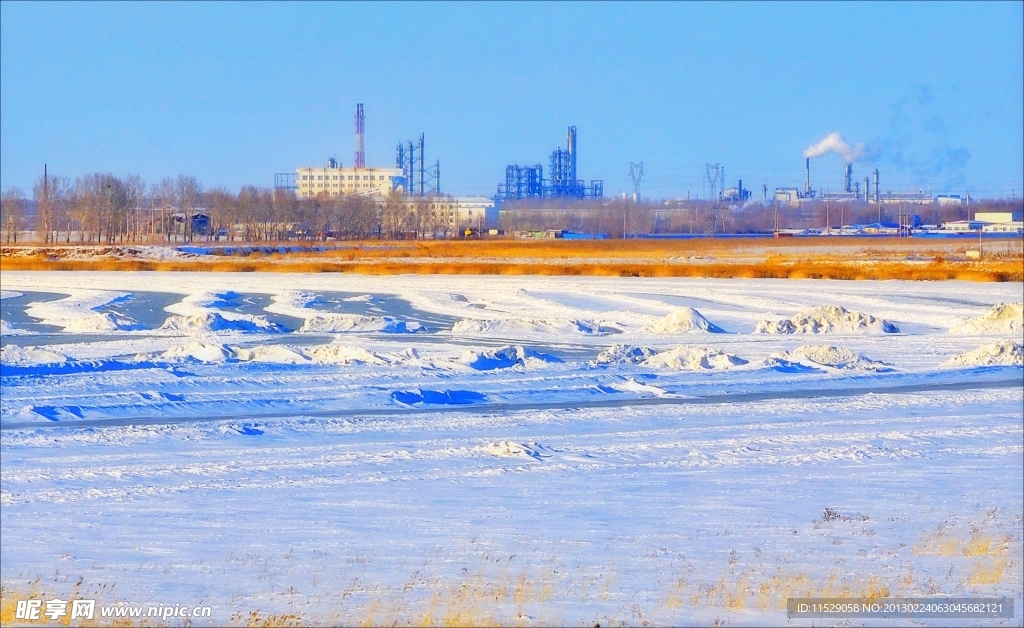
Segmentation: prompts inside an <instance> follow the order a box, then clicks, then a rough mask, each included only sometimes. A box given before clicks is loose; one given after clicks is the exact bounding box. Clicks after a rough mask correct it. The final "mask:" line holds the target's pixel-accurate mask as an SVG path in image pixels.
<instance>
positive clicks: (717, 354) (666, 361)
mask: <svg viewBox="0 0 1024 628" xmlns="http://www.w3.org/2000/svg"><path fill="white" fill-rule="evenodd" d="M746 363H747V361H746V360H744V359H743V358H741V357H738V356H735V355H732V354H730V353H724V352H722V351H719V350H718V349H707V348H705V347H688V346H685V345H684V346H682V347H676V348H675V349H672V350H670V351H664V352H662V353H658V354H655V355H653V356H651V357H649V358H647V360H645V361H644V365H645V366H655V367H666V368H670V369H675V370H678V371H685V370H692V371H724V370H726V369H731V368H732V367H734V366H737V365H740V364H746Z"/></svg>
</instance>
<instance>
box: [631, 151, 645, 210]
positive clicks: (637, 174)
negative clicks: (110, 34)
mask: <svg viewBox="0 0 1024 628" xmlns="http://www.w3.org/2000/svg"><path fill="white" fill-rule="evenodd" d="M629 178H630V179H632V181H633V202H634V203H635V202H637V201H639V200H640V180H641V179H643V178H644V162H642V161H641V162H640V163H638V164H635V163H633V162H629Z"/></svg>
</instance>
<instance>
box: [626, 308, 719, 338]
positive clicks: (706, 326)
mask: <svg viewBox="0 0 1024 628" xmlns="http://www.w3.org/2000/svg"><path fill="white" fill-rule="evenodd" d="M642 331H647V332H651V333H655V334H678V333H687V332H691V331H698V332H707V333H712V334H721V333H725V330H724V329H722V328H721V327H719V326H718V325H715V324H714V323H712V322H711V321H709V320H708V319H706V318H704V315H703V314H701V313H700V312H698V311H697V310H695V309H693V308H692V307H681V308H679V309H677V310H675V311H674V312H672V313H671V314H669V315H668V316H666V317H665V318H663V319H661V320H659V321H657V322H655V323H651V324H650V325H647V326H646V327H644V328H643V330H642Z"/></svg>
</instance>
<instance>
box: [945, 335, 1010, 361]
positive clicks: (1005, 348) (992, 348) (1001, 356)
mask: <svg viewBox="0 0 1024 628" xmlns="http://www.w3.org/2000/svg"><path fill="white" fill-rule="evenodd" d="M942 366H1024V349H1022V347H1021V345H1020V344H1018V343H1016V342H1013V341H1011V340H1007V341H1005V342H993V343H991V344H987V345H982V346H980V347H978V348H977V349H974V350H971V351H965V352H964V353H961V354H959V355H955V356H953V357H951V358H950V359H948V360H946V361H945V362H943V363H942Z"/></svg>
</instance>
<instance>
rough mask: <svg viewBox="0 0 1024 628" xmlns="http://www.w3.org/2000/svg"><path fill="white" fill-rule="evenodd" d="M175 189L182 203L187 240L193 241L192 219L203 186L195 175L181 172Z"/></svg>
mask: <svg viewBox="0 0 1024 628" xmlns="http://www.w3.org/2000/svg"><path fill="white" fill-rule="evenodd" d="M174 191H175V194H176V195H177V197H178V202H179V203H180V209H181V214H182V222H183V223H184V237H185V241H186V242H191V241H192V237H193V233H192V230H193V224H192V219H193V218H194V216H195V213H196V209H197V207H198V205H199V195H200V194H201V193H202V191H203V187H202V186H201V185H200V184H199V181H198V180H196V178H195V177H193V176H189V175H184V174H179V175H178V180H177V181H176V182H175V186H174Z"/></svg>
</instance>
